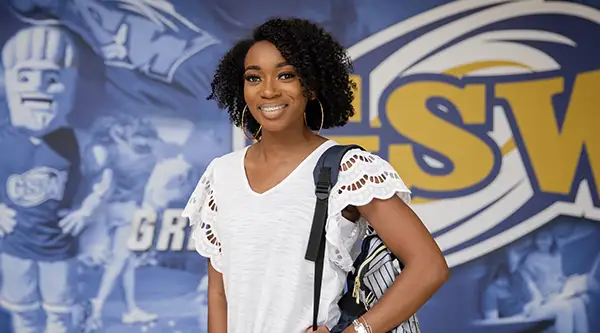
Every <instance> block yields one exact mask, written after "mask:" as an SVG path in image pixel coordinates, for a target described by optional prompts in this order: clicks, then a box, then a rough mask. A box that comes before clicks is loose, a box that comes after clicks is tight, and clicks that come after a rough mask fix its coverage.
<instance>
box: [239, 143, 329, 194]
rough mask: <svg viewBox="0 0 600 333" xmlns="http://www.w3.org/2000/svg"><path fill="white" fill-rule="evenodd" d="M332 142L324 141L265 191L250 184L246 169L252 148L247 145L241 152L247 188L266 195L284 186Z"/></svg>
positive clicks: (243, 174)
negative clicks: (257, 189) (255, 188)
mask: <svg viewBox="0 0 600 333" xmlns="http://www.w3.org/2000/svg"><path fill="white" fill-rule="evenodd" d="M332 142H333V141H331V140H326V141H324V142H323V143H321V144H320V145H319V146H318V147H317V148H315V149H314V150H313V151H312V152H311V153H310V154H308V155H307V156H306V157H305V158H304V159H303V160H302V161H300V163H298V165H296V167H295V168H294V169H293V170H292V171H291V172H290V173H289V174H288V175H287V176H285V178H283V179H282V180H281V181H280V182H278V183H277V184H275V185H273V186H271V187H270V188H268V189H267V190H265V191H263V192H257V191H255V190H254V189H253V188H252V186H251V185H250V180H249V178H248V173H247V171H246V155H247V154H248V149H249V148H250V146H246V148H244V150H243V151H242V154H241V155H242V158H241V164H242V165H241V166H242V176H243V179H244V185H245V187H246V189H247V190H248V192H250V193H252V194H253V195H255V196H264V195H266V194H268V193H270V192H273V191H275V190H276V189H277V188H279V187H281V186H283V184H284V183H286V182H287V181H288V179H290V178H291V177H292V176H293V175H294V174H295V173H296V172H297V170H299V169H301V168H302V167H303V166H304V164H306V163H308V162H307V161H309V160H310V159H311V158H312V157H313V156H314V155H315V154H317V153H318V152H320V151H321V150H322V149H323V148H324V147H326V146H328V144H329V143H332Z"/></svg>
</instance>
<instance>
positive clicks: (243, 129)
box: [242, 104, 262, 141]
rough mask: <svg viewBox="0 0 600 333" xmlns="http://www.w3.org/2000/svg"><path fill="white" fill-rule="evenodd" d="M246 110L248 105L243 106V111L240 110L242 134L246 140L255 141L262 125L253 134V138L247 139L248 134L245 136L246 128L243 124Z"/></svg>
mask: <svg viewBox="0 0 600 333" xmlns="http://www.w3.org/2000/svg"><path fill="white" fill-rule="evenodd" d="M247 109H248V104H246V105H244V109H243V110H242V133H244V136H245V137H246V139H247V140H248V141H253V140H254V141H257V139H256V135H257V134H258V132H260V130H261V129H262V125H260V126H259V127H258V130H257V131H256V134H254V136H253V137H249V136H248V134H246V126H245V124H244V114H245V113H246V110H247Z"/></svg>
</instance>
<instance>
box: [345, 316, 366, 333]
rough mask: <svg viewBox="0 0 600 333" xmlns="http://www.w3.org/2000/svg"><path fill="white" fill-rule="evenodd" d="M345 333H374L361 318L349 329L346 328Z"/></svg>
mask: <svg viewBox="0 0 600 333" xmlns="http://www.w3.org/2000/svg"><path fill="white" fill-rule="evenodd" d="M343 333H373V330H372V329H371V326H370V325H369V323H367V321H366V320H365V319H364V318H362V317H360V318H358V319H355V320H354V321H353V322H352V324H350V326H348V328H346V329H345V330H344V331H343Z"/></svg>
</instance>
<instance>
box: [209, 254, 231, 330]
mask: <svg viewBox="0 0 600 333" xmlns="http://www.w3.org/2000/svg"><path fill="white" fill-rule="evenodd" d="M208 333H227V298H226V297H225V288H224V287H223V275H222V274H221V273H219V272H217V270H216V269H215V268H214V267H213V265H212V264H211V263H210V261H209V263H208Z"/></svg>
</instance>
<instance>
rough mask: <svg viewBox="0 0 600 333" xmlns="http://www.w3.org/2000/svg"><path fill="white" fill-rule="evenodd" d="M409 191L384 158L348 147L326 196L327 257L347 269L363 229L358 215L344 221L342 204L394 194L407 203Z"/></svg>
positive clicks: (355, 203)
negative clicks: (335, 181)
mask: <svg viewBox="0 0 600 333" xmlns="http://www.w3.org/2000/svg"><path fill="white" fill-rule="evenodd" d="M410 194H411V193H410V190H409V189H408V188H407V187H406V185H405V184H404V182H403V181H402V179H401V178H400V176H399V175H398V173H397V172H396V171H395V170H394V168H393V167H392V166H391V165H390V164H389V163H388V162H387V161H386V160H384V159H382V158H381V157H379V156H377V155H374V154H371V153H369V152H366V151H362V150H360V149H353V150H350V151H348V152H347V153H346V154H345V155H344V158H343V159H342V162H341V164H340V170H339V176H338V180H337V183H336V185H335V186H334V187H333V188H332V189H331V195H330V198H329V216H328V220H327V226H326V237H327V243H328V244H327V245H328V249H329V250H328V251H329V253H328V254H329V258H330V260H331V261H333V263H334V264H335V265H337V266H338V267H340V268H341V269H342V270H344V271H346V272H350V271H351V270H352V269H353V267H352V266H353V264H354V260H355V258H356V255H358V250H359V249H358V248H356V247H355V245H356V244H357V241H358V240H359V238H361V237H363V236H364V235H365V234H366V232H367V226H368V223H367V221H366V220H365V219H364V218H362V217H361V218H360V219H359V220H358V221H357V222H351V221H348V220H347V219H346V218H344V217H343V216H342V211H343V210H344V208H346V207H347V206H356V207H358V206H364V205H366V204H368V203H369V202H371V201H372V200H373V199H389V198H391V197H392V196H394V195H397V196H398V197H399V198H400V199H402V201H404V202H405V203H406V204H409V203H410Z"/></svg>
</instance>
